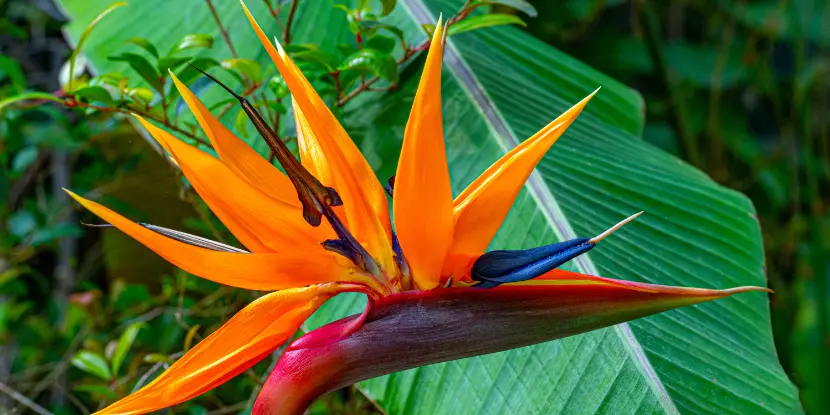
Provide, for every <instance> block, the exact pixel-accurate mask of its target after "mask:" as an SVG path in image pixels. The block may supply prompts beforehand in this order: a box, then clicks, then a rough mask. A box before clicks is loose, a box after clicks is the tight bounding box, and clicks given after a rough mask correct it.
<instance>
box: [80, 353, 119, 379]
mask: <svg viewBox="0 0 830 415" xmlns="http://www.w3.org/2000/svg"><path fill="white" fill-rule="evenodd" d="M72 366H75V367H77V368H78V369H81V370H83V371H84V372H86V373H89V374H91V375H95V376H97V377H99V378H101V379H103V380H112V372H110V368H109V366H107V361H106V360H105V359H104V357H103V356H101V355H100V354H98V353H95V352H91V351H89V350H81V351H80V352H78V353H77V354H75V357H73V358H72Z"/></svg>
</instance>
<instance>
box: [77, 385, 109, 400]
mask: <svg viewBox="0 0 830 415" xmlns="http://www.w3.org/2000/svg"><path fill="white" fill-rule="evenodd" d="M72 389H73V390H75V391H77V392H86V393H89V394H92V395H95V396H100V397H103V398H107V399H118V398H120V397H121V396H120V395H118V394H117V393H115V391H113V390H110V388H108V387H107V386H106V385H78V386H75V387H74V388H72Z"/></svg>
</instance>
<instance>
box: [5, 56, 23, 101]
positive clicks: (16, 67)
mask: <svg viewBox="0 0 830 415" xmlns="http://www.w3.org/2000/svg"><path fill="white" fill-rule="evenodd" d="M4 77H5V78H7V79H8V80H9V82H10V83H11V86H12V90H13V92H17V93H19V92H23V90H24V89H26V75H24V74H23V70H22V69H20V64H18V63H17V61H15V60H14V59H12V58H10V57H8V56H6V55H3V54H0V80H2V79H3V78H4Z"/></svg>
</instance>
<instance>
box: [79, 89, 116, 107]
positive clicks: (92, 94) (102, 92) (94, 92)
mask: <svg viewBox="0 0 830 415" xmlns="http://www.w3.org/2000/svg"><path fill="white" fill-rule="evenodd" d="M72 95H74V96H75V97H77V98H83V99H84V100H86V101H89V102H101V103H104V104H110V103H112V102H113V101H112V95H110V92H109V91H107V89H106V88H104V87H102V86H85V87H83V88H78V89H76V90H74V91H72Z"/></svg>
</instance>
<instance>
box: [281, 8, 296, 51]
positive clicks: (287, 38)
mask: <svg viewBox="0 0 830 415" xmlns="http://www.w3.org/2000/svg"><path fill="white" fill-rule="evenodd" d="M297 3H298V1H297V0H291V8H290V9H289V10H288V18H287V19H286V20H285V30H284V31H283V32H282V43H283V44H285V45H288V44H289V43H291V23H293V22H294V14H295V13H297Z"/></svg>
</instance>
